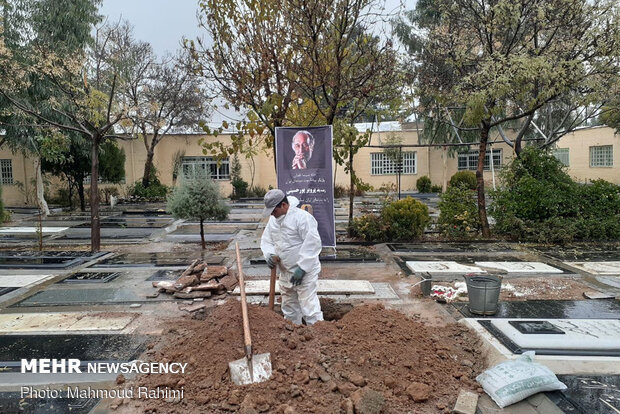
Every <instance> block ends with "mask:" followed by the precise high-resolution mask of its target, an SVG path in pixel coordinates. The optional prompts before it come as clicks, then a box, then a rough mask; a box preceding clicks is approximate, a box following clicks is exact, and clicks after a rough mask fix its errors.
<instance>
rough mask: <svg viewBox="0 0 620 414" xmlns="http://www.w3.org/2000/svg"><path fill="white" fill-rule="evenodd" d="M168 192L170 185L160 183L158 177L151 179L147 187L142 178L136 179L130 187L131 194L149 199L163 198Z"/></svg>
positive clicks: (157, 199) (158, 199)
mask: <svg viewBox="0 0 620 414" xmlns="http://www.w3.org/2000/svg"><path fill="white" fill-rule="evenodd" d="M167 194H168V187H166V186H165V185H163V184H162V183H160V182H159V180H158V179H155V180H151V183H150V184H149V186H148V187H146V188H145V187H144V186H143V185H142V180H139V181H136V182H135V183H134V185H133V186H132V187H130V189H129V195H131V196H133V197H138V198H144V199H147V200H149V201H151V200H152V201H160V200H163V199H164V198H166V195H167Z"/></svg>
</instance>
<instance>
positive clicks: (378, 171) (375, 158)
mask: <svg viewBox="0 0 620 414" xmlns="http://www.w3.org/2000/svg"><path fill="white" fill-rule="evenodd" d="M401 156H402V161H401V165H402V171H401V174H415V173H416V168H415V161H416V153H415V151H407V152H401ZM370 174H371V175H391V174H398V165H397V163H395V162H394V161H392V160H391V159H390V157H388V156H387V154H385V153H383V152H373V153H371V154H370Z"/></svg>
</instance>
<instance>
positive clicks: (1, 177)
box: [0, 160, 13, 185]
mask: <svg viewBox="0 0 620 414" xmlns="http://www.w3.org/2000/svg"><path fill="white" fill-rule="evenodd" d="M0 184H8V185H11V184H13V163H12V161H11V160H0Z"/></svg>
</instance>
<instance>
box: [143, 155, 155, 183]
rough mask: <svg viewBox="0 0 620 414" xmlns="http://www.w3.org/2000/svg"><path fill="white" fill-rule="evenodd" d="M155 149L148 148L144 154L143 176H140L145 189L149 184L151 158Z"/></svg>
mask: <svg viewBox="0 0 620 414" xmlns="http://www.w3.org/2000/svg"><path fill="white" fill-rule="evenodd" d="M154 155H155V148H150V149H149V150H148V151H147V153H146V162H145V163H144V175H143V176H142V185H143V186H144V188H147V187H148V186H149V184H150V183H151V170H152V169H153V156H154Z"/></svg>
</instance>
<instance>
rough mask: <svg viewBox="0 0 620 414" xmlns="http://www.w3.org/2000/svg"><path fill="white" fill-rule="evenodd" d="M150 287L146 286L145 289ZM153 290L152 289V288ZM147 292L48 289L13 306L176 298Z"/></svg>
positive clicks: (98, 303)
mask: <svg viewBox="0 0 620 414" xmlns="http://www.w3.org/2000/svg"><path fill="white" fill-rule="evenodd" d="M146 288H148V287H145V289H146ZM150 290H152V289H150ZM146 292H147V290H145V291H140V290H138V289H128V288H122V287H117V288H104V289H100V288H97V289H95V288H93V289H87V288H84V289H70V288H67V289H48V290H44V291H41V292H37V293H35V294H34V295H32V296H30V297H28V298H26V299H24V300H22V301H21V302H18V303H16V304H14V305H12V306H11V307H42V306H78V305H80V306H81V305H118V304H125V303H143V302H147V303H152V302H160V301H171V300H176V299H175V298H173V297H172V296H170V297H167V296H165V295H164V296H159V297H157V298H150V299H149V298H146Z"/></svg>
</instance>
